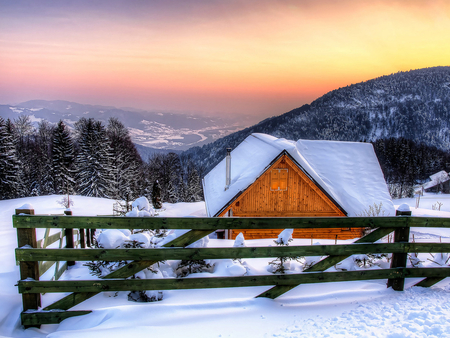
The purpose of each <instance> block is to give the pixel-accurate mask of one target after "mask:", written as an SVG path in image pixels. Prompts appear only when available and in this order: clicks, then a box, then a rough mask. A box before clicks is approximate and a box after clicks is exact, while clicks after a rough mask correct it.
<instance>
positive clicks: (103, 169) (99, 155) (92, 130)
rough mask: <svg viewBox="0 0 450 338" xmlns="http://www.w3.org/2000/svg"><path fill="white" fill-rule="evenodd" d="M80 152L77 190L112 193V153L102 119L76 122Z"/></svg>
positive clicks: (86, 193) (88, 193)
mask: <svg viewBox="0 0 450 338" xmlns="http://www.w3.org/2000/svg"><path fill="white" fill-rule="evenodd" d="M75 128H76V129H77V132H78V138H77V141H78V146H79V153H78V156H77V157H76V165H77V176H76V181H77V185H78V189H77V191H78V192H79V193H80V194H81V195H83V196H93V197H109V196H110V195H111V194H112V186H113V180H112V174H111V165H110V162H111V153H110V147H109V140H108V137H107V134H106V130H105V127H104V126H103V124H102V123H101V122H100V121H95V120H94V119H92V118H90V119H86V118H81V119H80V120H78V122H77V123H75Z"/></svg>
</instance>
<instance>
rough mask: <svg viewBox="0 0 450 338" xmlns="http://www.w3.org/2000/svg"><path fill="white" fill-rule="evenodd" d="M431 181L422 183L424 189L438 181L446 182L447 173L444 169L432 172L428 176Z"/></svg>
mask: <svg viewBox="0 0 450 338" xmlns="http://www.w3.org/2000/svg"><path fill="white" fill-rule="evenodd" d="M430 179H431V181H430V182H427V183H425V184H424V185H423V188H424V189H429V188H432V187H434V186H436V185H438V184H440V183H444V182H447V181H448V180H449V179H450V177H449V176H448V173H447V172H446V171H444V170H441V171H439V172H438V173H436V174H433V175H431V176H430Z"/></svg>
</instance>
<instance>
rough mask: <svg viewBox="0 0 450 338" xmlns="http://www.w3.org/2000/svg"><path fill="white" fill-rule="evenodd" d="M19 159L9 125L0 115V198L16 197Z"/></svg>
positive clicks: (18, 183)
mask: <svg viewBox="0 0 450 338" xmlns="http://www.w3.org/2000/svg"><path fill="white" fill-rule="evenodd" d="M19 190H20V176H19V161H18V160H17V157H16V150H15V146H14V137H13V135H12V133H11V126H9V127H8V125H7V124H6V122H5V120H4V119H3V118H1V117H0V199H10V198H15V197H18V195H19V193H20V191H19Z"/></svg>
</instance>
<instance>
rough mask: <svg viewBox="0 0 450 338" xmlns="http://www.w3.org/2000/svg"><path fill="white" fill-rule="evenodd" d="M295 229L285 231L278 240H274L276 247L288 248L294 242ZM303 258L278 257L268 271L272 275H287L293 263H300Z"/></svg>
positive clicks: (270, 264) (270, 263)
mask: <svg viewBox="0 0 450 338" xmlns="http://www.w3.org/2000/svg"><path fill="white" fill-rule="evenodd" d="M293 232H294V229H284V230H283V231H282V232H281V233H280V234H279V235H278V238H277V239H276V240H274V242H275V244H276V245H280V246H281V245H283V246H288V245H289V243H290V242H292V233H293ZM301 258H302V257H299V256H292V257H289V256H282V257H277V258H276V259H275V260H273V261H271V262H269V267H268V268H267V270H268V271H269V272H272V273H286V271H288V270H290V269H291V261H292V260H296V261H298V262H299V261H300V259H301Z"/></svg>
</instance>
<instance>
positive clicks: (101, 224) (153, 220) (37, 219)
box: [13, 215, 450, 231]
mask: <svg viewBox="0 0 450 338" xmlns="http://www.w3.org/2000/svg"><path fill="white" fill-rule="evenodd" d="M13 225H14V227H15V228H64V229H76V228H83V229H192V230H211V231H215V230H218V229H291V228H292V229H307V228H349V227H352V228H372V229H375V228H399V227H443V228H450V219H448V218H422V217H316V218H305V217H289V218H267V217H261V218H232V217H225V218H224V217H218V218H209V217H205V218H202V217H198V218H197V217H195V218H194V217H192V218H189V217H167V218H163V217H142V218H141V217H112V216H97V217H86V216H70V217H66V216H40V215H36V216H25V215H20V216H13Z"/></svg>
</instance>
